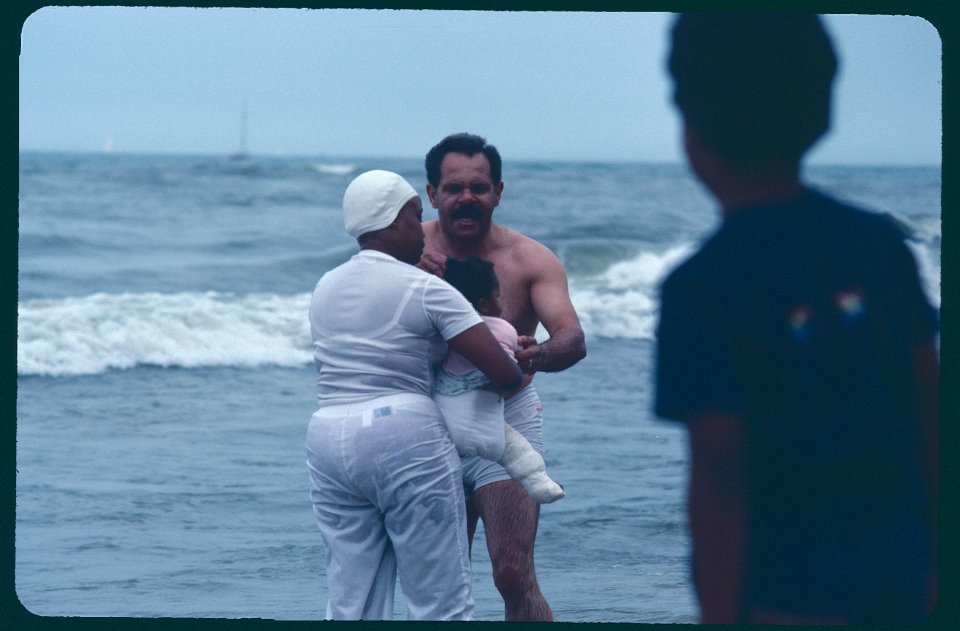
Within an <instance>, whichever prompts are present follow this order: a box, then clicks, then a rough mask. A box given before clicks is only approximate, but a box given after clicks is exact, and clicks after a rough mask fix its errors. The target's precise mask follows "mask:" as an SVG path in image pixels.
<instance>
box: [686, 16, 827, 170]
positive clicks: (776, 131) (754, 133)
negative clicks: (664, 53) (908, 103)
mask: <svg viewBox="0 0 960 631" xmlns="http://www.w3.org/2000/svg"><path fill="white" fill-rule="evenodd" d="M668 67H669V70H670V74H671V75H672V76H673V79H674V84H675V91H674V94H673V98H674V102H675V103H676V105H677V107H679V109H680V111H681V112H682V113H683V116H684V118H685V119H686V120H687V122H689V123H690V124H691V125H692V126H693V127H694V128H695V129H696V130H697V132H698V133H699V136H700V138H701V139H702V141H703V142H704V144H706V145H707V146H708V147H710V149H712V150H713V151H715V152H716V153H717V154H718V155H720V156H721V157H723V158H725V159H726V160H728V161H730V162H731V163H733V164H736V165H739V166H755V165H757V164H761V163H764V162H774V163H790V162H794V161H796V162H799V160H800V159H801V158H802V157H803V154H804V153H806V151H807V150H808V149H809V148H810V147H811V146H813V144H814V143H815V142H816V141H817V140H818V139H819V138H820V137H821V136H822V135H823V134H824V133H825V132H826V131H827V129H829V127H830V98H831V85H832V82H833V78H834V76H835V75H836V71H837V57H836V54H835V53H834V50H833V46H832V45H831V43H830V38H829V36H828V35H827V33H826V31H825V30H824V27H823V24H822V22H821V20H820V18H819V16H817V15H815V14H790V13H685V14H682V15H681V16H680V17H679V18H678V19H677V21H676V23H675V24H674V27H673V31H672V47H671V51H670V57H669V60H668Z"/></svg>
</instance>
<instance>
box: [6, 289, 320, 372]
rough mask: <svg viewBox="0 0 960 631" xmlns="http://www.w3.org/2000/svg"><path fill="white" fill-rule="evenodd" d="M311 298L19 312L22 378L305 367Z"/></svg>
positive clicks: (152, 297)
mask: <svg viewBox="0 0 960 631" xmlns="http://www.w3.org/2000/svg"><path fill="white" fill-rule="evenodd" d="M309 301H310V295H309V294H300V295H293V296H278V295H273V294H250V295H245V296H237V295H233V294H228V293H217V292H205V293H195V292H184V293H176V294H159V293H140V294H135V293H123V294H106V293H97V294H93V295H89V296H84V297H76V298H63V299H56V300H47V299H43V300H28V301H26V302H22V303H20V305H19V318H18V325H17V329H18V340H17V372H18V373H19V374H21V375H47V376H61V375H91V374H98V373H103V372H106V371H108V370H115V369H125V368H132V367H135V366H141V365H153V366H161V367H182V368H197V367H203V366H240V367H252V366H257V365H267V364H273V365H282V366H298V365H303V364H306V363H307V362H309V361H310V356H311V345H310V330H309V324H308V321H307V310H308V307H309Z"/></svg>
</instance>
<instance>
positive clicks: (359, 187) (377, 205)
mask: <svg viewBox="0 0 960 631" xmlns="http://www.w3.org/2000/svg"><path fill="white" fill-rule="evenodd" d="M416 196H417V191H415V190H414V189H413V187H412V186H410V184H409V183H408V182H407V181H406V180H405V179H403V178H402V177H400V176H399V175H397V174H396V173H391V172H390V171H380V170H375V171H367V172H366V173H361V174H360V175H358V176H357V177H356V179H354V180H353V181H352V182H350V185H349V186H348V187H347V190H346V192H344V194H343V226H344V228H346V229H347V234H349V235H350V236H351V237H353V238H357V237H359V236H360V235H362V234H366V233H368V232H373V231H374V230H380V229H382V228H386V227H387V226H389V225H390V224H391V223H393V220H394V219H396V218H397V215H398V214H399V213H400V209H401V208H403V205H404V204H406V203H407V202H408V201H410V200H411V199H413V198H414V197H416Z"/></svg>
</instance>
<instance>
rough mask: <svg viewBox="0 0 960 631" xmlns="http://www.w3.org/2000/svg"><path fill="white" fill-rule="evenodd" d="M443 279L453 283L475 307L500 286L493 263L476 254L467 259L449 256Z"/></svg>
mask: <svg viewBox="0 0 960 631" xmlns="http://www.w3.org/2000/svg"><path fill="white" fill-rule="evenodd" d="M443 280H445V281H447V282H448V283H450V284H451V285H453V286H454V287H455V288H456V289H457V290H459V291H460V293H461V294H463V295H464V297H465V298H466V299H467V300H469V301H470V304H472V305H473V306H474V307H476V306H477V303H478V302H479V301H480V299H481V298H489V297H490V296H492V295H493V292H494V291H495V290H496V288H497V287H499V286H500V282H499V281H498V280H497V275H496V273H495V272H494V271H493V263H491V262H490V261H485V260H483V259H481V258H478V257H476V256H468V257H467V258H465V259H455V258H453V257H447V269H446V271H444V273H443Z"/></svg>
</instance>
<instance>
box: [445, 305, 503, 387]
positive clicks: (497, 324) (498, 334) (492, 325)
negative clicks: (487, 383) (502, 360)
mask: <svg viewBox="0 0 960 631" xmlns="http://www.w3.org/2000/svg"><path fill="white" fill-rule="evenodd" d="M480 317H481V318H483V321H484V323H485V324H486V325H487V328H489V329H490V332H491V333H493V337H495V338H497V341H498V342H500V346H502V347H503V350H505V351H506V352H507V355H509V356H510V358H511V359H512V358H513V353H514V352H515V351H518V350H520V345H519V344H517V330H516V329H515V328H513V325H512V324H510V323H509V322H507V321H506V320H504V319H503V318H496V317H494V316H485V315H482V316H480ZM443 369H444V370H445V371H447V372H448V373H450V374H451V375H465V374H467V373H469V372H472V371H474V370H476V369H477V367H476V366H474V365H473V364H471V363H470V362H469V361H467V358H466V357H464V356H463V355H461V354H460V353H458V352H457V351H455V350H453V349H452V348H451V349H450V350H449V351H447V358H446V359H445V360H444V362H443Z"/></svg>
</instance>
